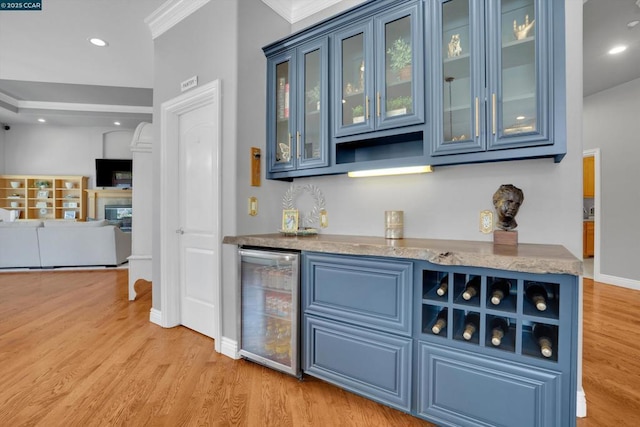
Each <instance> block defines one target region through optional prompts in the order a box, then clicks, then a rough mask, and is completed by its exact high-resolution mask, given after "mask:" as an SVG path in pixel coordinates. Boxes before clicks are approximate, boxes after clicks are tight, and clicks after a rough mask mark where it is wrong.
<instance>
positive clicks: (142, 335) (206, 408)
mask: <svg viewBox="0 0 640 427" xmlns="http://www.w3.org/2000/svg"><path fill="white" fill-rule="evenodd" d="M138 289H139V297H138V300H137V301H135V302H129V301H128V300H127V271H126V270H102V271H77V272H75V271H74V272H28V273H0V426H11V427H14V426H32V425H34V426H35V425H37V426H47V427H49V426H83V427H84V426H92V425H104V426H106V425H109V426H112V425H121V426H144V425H151V426H195V425H199V426H200V425H205V426H206V425H211V426H231V425H239V426H267V427H268V426H296V427H297V426H323V427H333V426H385V427H387V426H388V427H393V426H403V427H404V426H429V425H430V424H428V423H426V422H423V421H421V420H418V419H416V418H414V417H411V416H409V415H406V414H403V413H401V412H399V411H396V410H393V409H390V408H388V407H385V406H383V405H379V404H377V403H374V402H371V401H369V400H367V399H364V398H361V397H359V396H356V395H354V394H351V393H349V392H346V391H343V390H341V389H339V388H336V387H333V386H331V385H329V384H326V383H324V382H322V381H319V380H316V379H313V378H311V377H305V380H304V381H302V382H301V381H298V380H297V379H295V378H292V377H289V376H287V375H284V374H281V373H278V372H274V371H272V370H270V369H267V368H264V367H261V366H259V365H256V364H254V363H251V362H247V361H243V360H240V361H235V360H232V359H229V358H227V357H225V356H221V355H219V354H217V353H215V352H214V351H213V342H212V341H211V340H210V339H208V338H206V337H203V336H201V335H199V334H197V333H195V332H193V331H190V330H189V329H186V328H182V327H178V328H173V329H163V328H160V327H159V326H157V325H154V324H151V323H149V309H150V306H151V295H150V291H149V285H148V284H147V285H146V286H142V287H140V286H139V287H138ZM584 301H585V302H584V306H585V335H584V345H585V351H584V380H583V382H584V387H585V391H586V393H587V401H588V412H589V413H588V417H587V418H585V419H580V420H578V426H579V427H596V426H597V427H602V426H605V427H606V426H637V425H640V360H639V356H640V344H638V327H639V326H640V321H639V320H638V319H640V317H639V316H638V313H639V312H640V292H635V291H630V290H627V289H621V288H617V287H613V286H608V285H602V284H597V283H596V284H594V283H593V282H592V281H591V280H585V297H584ZM514 427H517V426H514ZM560 427H562V426H560Z"/></svg>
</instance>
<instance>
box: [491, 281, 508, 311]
mask: <svg viewBox="0 0 640 427" xmlns="http://www.w3.org/2000/svg"><path fill="white" fill-rule="evenodd" d="M510 291H511V282H510V281H508V280H505V279H498V280H496V281H494V282H493V283H491V288H490V290H489V294H490V295H491V304H493V305H500V303H501V302H502V300H503V299H505V298H507V297H508V296H509V292H510Z"/></svg>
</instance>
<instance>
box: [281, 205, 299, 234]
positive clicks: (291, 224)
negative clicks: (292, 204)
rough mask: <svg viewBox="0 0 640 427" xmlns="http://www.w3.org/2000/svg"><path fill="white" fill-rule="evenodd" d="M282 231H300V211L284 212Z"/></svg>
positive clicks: (289, 210)
mask: <svg viewBox="0 0 640 427" xmlns="http://www.w3.org/2000/svg"><path fill="white" fill-rule="evenodd" d="M282 231H285V232H294V231H298V210H297V209H284V210H283V211H282Z"/></svg>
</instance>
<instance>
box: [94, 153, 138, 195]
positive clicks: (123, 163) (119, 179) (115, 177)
mask: <svg viewBox="0 0 640 427" xmlns="http://www.w3.org/2000/svg"><path fill="white" fill-rule="evenodd" d="M132 177H133V161H132V160H131V159H96V187H121V188H129V187H131V185H132V183H133V181H132Z"/></svg>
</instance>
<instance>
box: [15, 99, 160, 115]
mask: <svg viewBox="0 0 640 427" xmlns="http://www.w3.org/2000/svg"><path fill="white" fill-rule="evenodd" d="M17 107H18V108H19V109H20V110H26V109H29V110H56V111H89V112H93V113H128V114H152V113H153V107H143V106H138V105H109V104H81V103H76V102H43V101H18V105H17Z"/></svg>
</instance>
